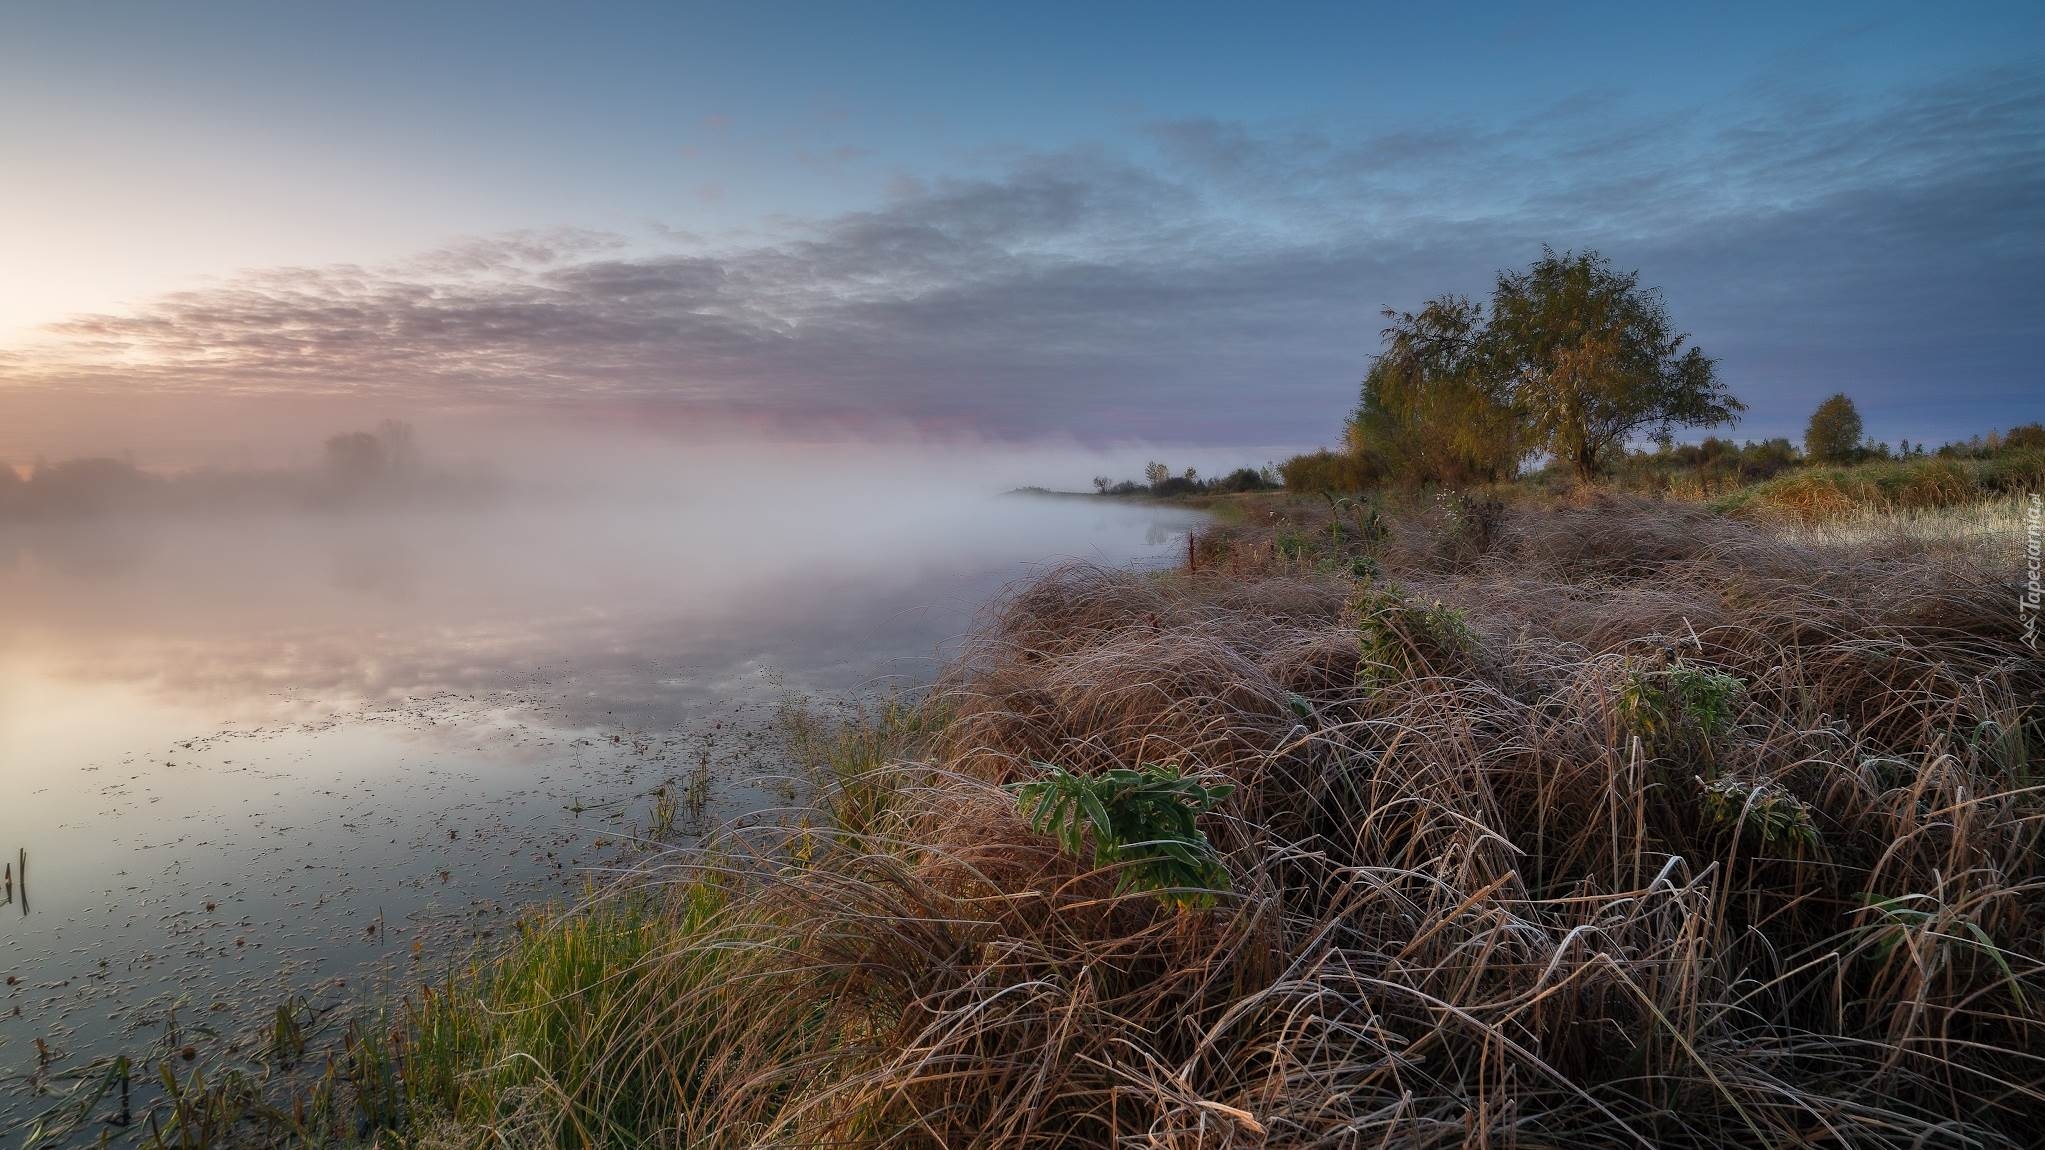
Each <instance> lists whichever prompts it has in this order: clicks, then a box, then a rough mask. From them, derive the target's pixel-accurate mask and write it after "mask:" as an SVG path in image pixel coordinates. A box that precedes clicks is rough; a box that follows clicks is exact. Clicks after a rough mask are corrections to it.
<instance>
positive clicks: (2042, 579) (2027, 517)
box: [2017, 492, 2045, 651]
mask: <svg viewBox="0 0 2045 1150" xmlns="http://www.w3.org/2000/svg"><path fill="white" fill-rule="evenodd" d="M2024 567H2025V569H2026V571H2025V573H2026V576H2027V578H2026V579H2025V580H2024V594H2023V597H2022V598H2021V599H2018V600H2017V615H2018V617H2019V618H2020V619H2022V620H2023V627H2024V642H2025V644H2026V645H2028V646H2029V647H2030V648H2031V650H2033V651H2036V650H2037V649H2038V608H2039V605H2040V603H2041V601H2045V585H2041V584H2045V495H2039V494H2037V493H2036V492H2033V493H2032V495H2031V498H2030V502H2029V503H2028V504H2027V505H2026V506H2025V508H2024Z"/></svg>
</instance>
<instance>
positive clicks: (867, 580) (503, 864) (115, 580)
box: [0, 489, 1197, 1141]
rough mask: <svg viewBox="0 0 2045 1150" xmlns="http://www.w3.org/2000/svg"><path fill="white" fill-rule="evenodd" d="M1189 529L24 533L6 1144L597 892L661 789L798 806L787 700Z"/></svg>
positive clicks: (18, 557) (399, 984)
mask: <svg viewBox="0 0 2045 1150" xmlns="http://www.w3.org/2000/svg"><path fill="white" fill-rule="evenodd" d="M1196 522H1197V517H1196V516H1195V515H1194V514H1193V513H1190V512H1181V511H1175V510H1171V509H1166V508H1158V507H1147V506H1141V505H1134V504H1127V503H1119V502H1109V501H1105V500H1094V499H1079V498H1041V497H1027V496H1000V497H990V496H981V495H978V494H971V493H964V492H958V491H952V492H940V493H936V494H932V493H928V492H925V493H922V494H911V493H906V492H904V491H900V490H894V491H889V492H886V493H884V494H879V495H876V494H873V493H870V492H868V493H861V492H859V491H856V490H849V489H848V490H843V491H839V492H835V493H833V492H829V491H826V492H824V493H822V494H810V495H805V496H803V497H802V498H800V499H791V498H777V499H772V500H768V499H756V500H751V501H746V500H737V501H735V500H734V497H733V496H732V495H730V494H729V493H715V492H702V493H699V494H698V496H697V497H696V498H695V499H693V500H690V499H681V498H652V497H649V498H646V499H642V500H638V501H617V500H590V499H579V498H574V497H569V496H561V497H557V498H547V499H534V500H521V501H518V503H517V505H516V506H512V505H509V504H505V505H496V506H492V507H490V508H486V509H470V510H466V511H460V512H452V511H420V510H413V511H402V510H395V511H384V512H378V513H373V514H372V513H363V512H357V513H332V514H326V515H295V516H293V515H274V516H261V515H256V516H250V515H243V516H237V517H218V518H207V517H190V518H180V519H162V518H159V519H154V520H149V521H126V522H95V523H90V524H68V525H57V524H38V525H27V526H23V525H15V526H8V525H4V524H0V857H4V859H5V861H6V865H7V866H8V867H9V868H10V869H11V871H12V874H11V877H12V879H13V886H12V887H11V888H10V894H11V898H10V901H8V902H7V903H6V904H5V905H4V906H0V977H4V979H5V985H4V986H0V1071H4V1073H5V1075H6V1078H7V1082H8V1089H7V1090H6V1091H5V1092H4V1093H0V1130H4V1129H11V1128H14V1127H17V1126H18V1125H19V1124H21V1123H22V1122H24V1121H25V1120H28V1119H30V1118H31V1117H33V1116H34V1115H35V1114H36V1113H38V1112H40V1111H43V1110H45V1109H47V1108H48V1107H50V1106H51V1105H52V1104H53V1103H54V1102H55V1101H56V1100H57V1099H58V1098H59V1097H61V1095H62V1092H63V1091H65V1090H68V1089H70V1088H71V1087H72V1086H73V1085H74V1084H75V1083H76V1082H77V1081H79V1080H80V1079H81V1077H83V1076H87V1075H90V1074H93V1073H98V1071H96V1070H95V1069H94V1068H95V1067H96V1066H103V1065H104V1060H105V1059H107V1058H110V1057H111V1056H113V1055H115V1054H118V1053H127V1054H129V1055H130V1056H132V1057H136V1058H137V1059H138V1060H139V1059H140V1058H142V1057H143V1056H145V1055H148V1054H150V1053H151V1052H156V1053H161V1052H163V1051H166V1050H168V1051H172V1052H176V1051H180V1050H183V1049H185V1048H187V1047H189V1048H191V1050H192V1053H193V1054H194V1056H195V1057H203V1056H204V1055H205V1054H206V1053H207V1052H210V1051H212V1050H214V1049H216V1048H218V1047H220V1046H222V1045H223V1044H224V1043H225V1042H226V1041H227V1038H228V1037H229V1036H230V1035H232V1034H234V1033H235V1032H236V1031H238V1030H240V1029H241V1028H244V1027H246V1026H248V1025H249V1024H250V1023H251V1022H260V1021H261V1019H262V1018H263V1017H265V1016H266V1015H268V1014H269V1013H270V1012H272V1011H274V1010H275V1008H276V1006H277V1005H278V1004H280V1003H282V1002H285V1001H287V1000H293V999H298V998H301V997H302V998H303V1000H304V1001H305V1002H306V1003H308V1004H309V1006H310V1007H311V1008H313V1009H321V1008H324V1007H325V1006H327V1005H331V1004H334V1003H340V1002H345V1001H359V1000H360V998H361V996H362V995H363V994H365V993H374V992H375V991H377V990H379V989H391V988H396V989H400V990H401V989H402V988H403V987H404V986H406V985H409V984H410V983H412V982H415V981H417V980H418V979H419V978H423V977H426V976H429V975H430V974H431V973H432V972H433V970H434V969H436V964H444V963H445V962H446V961H447V960H448V959H449V958H451V957H453V956H456V955H459V954H461V953H464V952H466V951H467V950H468V949H469V948H470V946H471V945H472V944H473V943H474V942H475V941H476V940H480V939H488V938H490V937H493V936H495V935H497V934H498V933H500V932H503V931H507V930H508V929H509V928H510V924H511V922H512V921H513V919H514V917H515V916H516V915H517V913H518V910H519V908H520V907H521V906H522V905H529V904H531V903H533V902H534V901H536V900H555V901H572V900H573V899H574V898H575V897H576V896H577V895H578V894H580V893H581V892H582V891H584V890H585V889H586V888H587V886H588V884H590V883H591V882H594V881H599V880H600V879H601V877H602V875H603V872H604V869H605V868H606V867H607V866H610V865H612V864H614V863H615V862H617V861H618V859H619V858H620V852H621V850H622V849H623V848H624V846H625V844H627V843H629V842H630V841H631V840H632V839H633V837H634V836H635V835H637V834H640V833H642V832H643V831H644V829H645V828H646V827H647V826H648V825H649V820H650V819H651V818H652V817H653V816H652V813H651V805H652V804H651V800H650V798H649V795H650V793H651V792H652V790H653V788H655V787H660V786H663V785H667V786H673V785H675V782H676V780H679V779H682V778H685V777H693V776H695V775H701V776H702V777H704V778H707V779H709V780H710V781H711V784H710V787H709V790H708V802H707V803H705V804H702V805H701V806H700V807H696V808H694V809H689V810H686V811H684V812H683V814H682V815H681V819H682V822H683V823H684V824H686V825H683V826H681V827H680V828H678V830H679V833H680V834H681V835H682V836H684V837H686V836H687V835H688V834H692V833H696V832H699V831H701V830H703V829H706V828H707V827H709V826H712V825H714V824H716V823H717V822H719V821H721V820H725V819H729V818H732V817H735V816H738V815H741V814H743V813H745V812H748V811H752V810H758V809H760V808H766V807H771V806H773V805H775V804H776V803H778V802H785V801H787V799H788V798H789V792H788V791H787V789H786V787H785V785H784V783H783V782H782V781H781V779H780V778H779V777H778V776H777V771H778V770H779V762H778V761H777V752H778V744H777V742H776V738H777V735H776V732H777V728H778V723H777V721H776V719H777V715H779V714H780V713H781V712H782V709H783V708H786V707H788V706H791V705H821V706H833V705H841V704H844V703H845V702H846V701H848V700H851V701H857V700H860V699H870V698H874V697H876V696H879V695H882V694H884V693H886V692H888V691H891V690H893V691H910V692H913V691H914V690H916V689H917V688H919V687H921V686H923V685H925V684H927V683H928V682H929V681H930V679H931V677H932V676H933V674H934V673H935V671H936V669H937V667H938V666H939V664H940V662H941V661H942V660H943V659H944V658H945V657H946V656H947V654H948V653H949V652H951V651H953V650H955V649H956V647H955V645H956V643H957V642H958V640H959V638H960V636H961V635H962V633H963V632H965V631H966V629H967V628H968V627H969V625H970V624H971V622H972V619H973V617H974V615H975V614H976V612H978V611H980V610H982V609H983V608H984V607H985V605H986V604H987V603H988V602H989V601H990V599H991V598H992V597H994V596H995V595H997V594H998V592H999V591H1000V589H1001V588H1002V587H1003V586H1004V585H1006V584H1009V583H1012V582H1013V581H1015V580H1017V579H1020V578H1023V577H1026V576H1027V575H1028V574H1029V573H1030V572H1031V571H1033V570H1035V569H1039V568H1041V567H1043V566H1045V565H1048V564H1052V563H1055V562H1059V561H1064V560H1069V559H1080V560H1089V561H1094V562H1100V563H1109V564H1125V563H1167V562H1173V561H1176V559H1177V557H1179V556H1181V555H1183V553H1184V537H1185V533H1186V532H1187V531H1188V530H1189V529H1190V528H1191V527H1192V526H1193V525H1194V524H1195V523H1196ZM24 859H25V862H26V866H25V871H24V868H23V860H24ZM87 1133H93V1132H92V1131H87ZM12 1140H13V1137H12V1136H10V1137H9V1141H12Z"/></svg>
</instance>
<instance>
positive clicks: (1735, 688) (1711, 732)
mask: <svg viewBox="0 0 2045 1150" xmlns="http://www.w3.org/2000/svg"><path fill="white" fill-rule="evenodd" d="M1746 689H1747V683H1746V680H1744V679H1742V678H1740V677H1739V676H1737V675H1733V674H1729V673H1727V672H1725V671H1716V670H1712V669H1710V668H1708V667H1700V666H1697V665H1695V664H1693V663H1686V662H1684V661H1682V660H1680V659H1678V660H1676V661H1675V662H1673V663H1670V664H1669V665H1667V666H1665V667H1635V668H1630V669H1628V670H1627V672H1626V674H1625V677H1624V678H1623V679H1621V680H1620V683H1619V718H1620V721H1621V722H1622V723H1624V724H1625V726H1626V728H1627V730H1629V731H1631V732H1632V733H1634V734H1636V735H1638V736H1640V738H1641V740H1642V741H1643V742H1646V743H1648V744H1650V745H1653V746H1656V747H1657V748H1659V749H1663V750H1666V749H1669V748H1671V747H1674V746H1680V745H1682V744H1685V743H1692V742H1704V741H1708V740H1709V739H1711V738H1713V737H1714V736H1717V735H1721V734H1723V733H1725V730H1726V728H1728V727H1730V726H1731V725H1732V720H1733V711H1734V708H1735V706H1736V704H1737V703H1738V702H1739V697H1740V693H1741V692H1743V691H1745V690H1746Z"/></svg>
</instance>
